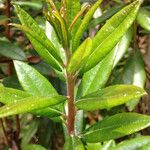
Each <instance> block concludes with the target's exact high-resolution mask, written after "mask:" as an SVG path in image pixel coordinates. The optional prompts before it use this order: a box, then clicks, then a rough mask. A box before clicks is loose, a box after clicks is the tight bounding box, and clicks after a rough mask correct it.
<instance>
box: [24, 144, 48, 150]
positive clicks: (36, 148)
mask: <svg viewBox="0 0 150 150" xmlns="http://www.w3.org/2000/svg"><path fill="white" fill-rule="evenodd" d="M31 149H32V150H46V148H44V147H42V146H41V145H36V144H28V145H26V146H25V147H23V150H31Z"/></svg>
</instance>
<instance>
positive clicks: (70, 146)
mask: <svg viewBox="0 0 150 150" xmlns="http://www.w3.org/2000/svg"><path fill="white" fill-rule="evenodd" d="M63 150H85V149H84V146H83V143H82V142H81V140H80V139H79V138H78V137H70V138H69V139H68V140H67V141H66V142H65V144H64V146H63Z"/></svg>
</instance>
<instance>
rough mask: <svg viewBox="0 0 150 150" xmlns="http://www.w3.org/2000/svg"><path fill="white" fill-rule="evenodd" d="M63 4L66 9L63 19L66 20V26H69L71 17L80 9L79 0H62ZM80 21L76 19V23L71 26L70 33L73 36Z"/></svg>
mask: <svg viewBox="0 0 150 150" xmlns="http://www.w3.org/2000/svg"><path fill="white" fill-rule="evenodd" d="M64 3H65V4H64V5H65V9H66V12H65V13H66V16H65V21H66V22H67V26H68V27H69V26H70V25H71V23H72V21H73V19H74V18H75V16H76V14H77V13H78V12H79V11H80V9H81V4H80V1H79V0H73V1H71V0H64ZM80 23H81V19H78V20H77V21H76V23H75V24H74V26H73V29H72V31H71V35H72V37H73V36H74V34H75V33H76V31H77V28H78V26H79V25H80Z"/></svg>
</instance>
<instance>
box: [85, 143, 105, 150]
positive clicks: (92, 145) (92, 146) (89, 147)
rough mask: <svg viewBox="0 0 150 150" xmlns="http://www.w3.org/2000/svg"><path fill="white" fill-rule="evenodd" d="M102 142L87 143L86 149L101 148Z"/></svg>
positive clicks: (97, 149)
mask: <svg viewBox="0 0 150 150" xmlns="http://www.w3.org/2000/svg"><path fill="white" fill-rule="evenodd" d="M101 148H102V144H101V143H87V146H86V149H87V150H101Z"/></svg>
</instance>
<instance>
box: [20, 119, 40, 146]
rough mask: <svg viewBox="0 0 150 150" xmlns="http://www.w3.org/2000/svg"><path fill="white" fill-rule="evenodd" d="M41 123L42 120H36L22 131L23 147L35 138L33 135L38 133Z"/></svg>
mask: <svg viewBox="0 0 150 150" xmlns="http://www.w3.org/2000/svg"><path fill="white" fill-rule="evenodd" d="M39 123H40V122H39V121H38V120H34V121H32V122H31V123H30V124H29V125H28V126H27V127H26V128H25V130H24V131H22V140H21V145H22V147H25V146H26V145H27V144H28V143H29V142H30V140H31V139H32V138H33V136H34V135H35V134H36V132H37V130H38V126H39Z"/></svg>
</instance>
